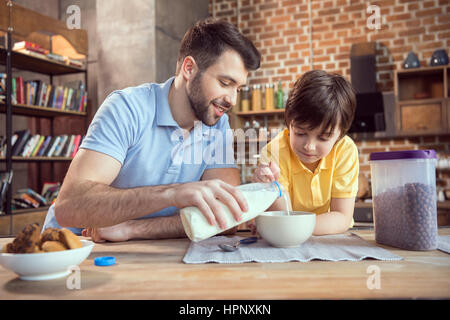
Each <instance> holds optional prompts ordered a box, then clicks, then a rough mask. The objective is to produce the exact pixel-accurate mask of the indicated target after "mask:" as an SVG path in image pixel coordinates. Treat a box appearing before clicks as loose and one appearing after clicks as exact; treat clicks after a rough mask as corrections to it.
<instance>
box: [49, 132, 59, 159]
mask: <svg viewBox="0 0 450 320" xmlns="http://www.w3.org/2000/svg"><path fill="white" fill-rule="evenodd" d="M60 140H61V136H56V137H55V140H53V143H52V145H51V146H50V148H49V149H48V151H47V153H46V154H45V156H46V157H52V156H53V153H54V152H55V149H56V146H57V145H58V144H59V141H60Z"/></svg>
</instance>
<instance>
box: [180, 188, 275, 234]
mask: <svg viewBox="0 0 450 320" xmlns="http://www.w3.org/2000/svg"><path fill="white" fill-rule="evenodd" d="M237 188H239V189H240V190H241V191H242V194H243V195H244V197H245V199H246V200H247V204H248V211H247V212H244V213H243V214H242V220H241V221H239V222H238V221H236V220H234V217H233V215H232V213H231V212H230V210H229V209H228V207H227V206H226V205H224V204H222V208H223V211H224V213H225V221H226V223H227V228H229V229H231V228H233V227H235V226H236V225H238V224H241V223H244V222H246V221H248V220H251V219H253V218H255V217H256V216H257V215H259V214H260V213H262V212H264V211H265V210H267V208H269V207H270V206H271V205H272V203H273V202H274V201H275V200H276V199H277V198H278V197H281V196H282V194H283V189H282V186H281V185H280V184H278V183H277V182H272V183H249V184H244V185H240V186H238V187H237ZM180 216H181V221H182V223H183V227H184V231H185V232H186V235H187V236H188V237H189V239H191V240H192V241H194V242H197V241H201V240H204V239H207V238H209V237H212V236H214V235H216V234H218V233H221V232H223V231H224V230H222V229H220V227H219V226H217V225H214V226H212V225H210V224H209V223H208V221H207V220H206V218H205V216H204V215H203V213H202V212H201V211H200V210H199V209H198V208H197V207H187V208H183V209H181V211H180Z"/></svg>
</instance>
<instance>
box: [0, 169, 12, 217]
mask: <svg viewBox="0 0 450 320" xmlns="http://www.w3.org/2000/svg"><path fill="white" fill-rule="evenodd" d="M12 177H13V171H12V170H11V171H0V214H3V213H4V211H5V210H4V203H5V199H6V192H7V191H8V189H9V188H10V186H11V181H12Z"/></svg>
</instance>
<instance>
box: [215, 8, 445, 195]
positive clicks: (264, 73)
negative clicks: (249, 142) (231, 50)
mask: <svg viewBox="0 0 450 320" xmlns="http://www.w3.org/2000/svg"><path fill="white" fill-rule="evenodd" d="M369 5H377V6H378V7H379V8H380V14H381V25H380V27H381V28H380V29H378V30H377V29H369V28H368V27H367V19H368V18H369V17H370V16H371V15H373V12H369V13H367V7H368V6H369ZM238 8H239V10H238ZM238 11H239V15H238ZM311 12H312V25H313V27H312V31H313V32H312V48H313V56H311V50H310V44H309V35H310V27H309V14H308V1H307V0H284V1H283V0H239V2H238V1H237V0H236V1H235V0H214V1H212V0H210V13H211V15H214V16H215V17H217V18H222V19H226V20H228V21H230V22H232V23H233V24H235V25H238V24H239V28H240V29H241V31H242V32H243V33H244V34H245V35H246V36H247V37H249V38H250V39H251V40H252V41H253V42H254V44H255V45H256V47H257V48H258V49H259V50H260V52H261V54H262V60H261V68H260V69H259V70H257V71H254V72H251V73H250V75H249V83H250V84H254V83H267V82H272V83H276V82H277V81H278V80H279V79H281V80H282V81H283V84H284V85H285V86H289V87H292V85H293V82H294V81H295V80H296V79H297V78H298V77H300V76H301V75H302V73H304V72H306V71H308V70H311V65H310V64H311V58H312V60H313V68H314V69H323V70H326V71H328V72H336V73H339V74H342V75H344V76H345V77H347V79H349V80H350V49H351V45H352V44H353V43H359V42H372V41H373V42H376V43H377V60H376V61H377V87H378V90H379V91H392V90H393V75H394V73H393V71H394V70H396V69H400V68H401V64H402V62H403V61H404V59H405V57H406V55H407V54H408V52H410V51H414V52H415V53H416V54H417V56H418V57H419V60H420V62H421V65H422V66H428V64H429V60H430V57H431V55H432V53H433V51H434V50H436V49H438V48H449V47H450V1H448V0H425V1H416V0H381V1H364V0H312V1H311ZM280 122H282V121H280ZM449 143H450V137H449V136H427V137H414V138H405V139H394V140H366V141H364V140H363V141H357V145H358V148H359V151H360V161H361V172H362V173H363V174H364V175H366V177H370V172H369V164H368V156H369V154H370V152H374V151H391V150H406V149H426V148H433V149H436V151H438V152H439V153H440V155H444V156H446V155H447V154H448V153H450V146H449ZM250 172H251V170H248V169H247V170H245V173H244V175H246V176H247V180H248V176H249V174H250ZM438 186H443V187H447V186H448V187H450V175H449V170H443V171H438Z"/></svg>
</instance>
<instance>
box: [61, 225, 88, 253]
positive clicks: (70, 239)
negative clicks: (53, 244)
mask: <svg viewBox="0 0 450 320" xmlns="http://www.w3.org/2000/svg"><path fill="white" fill-rule="evenodd" d="M59 241H61V242H62V243H63V244H64V245H65V246H66V247H67V248H69V249H77V248H81V247H82V246H83V243H81V240H80V239H78V237H77V236H76V235H75V234H74V233H73V232H72V231H70V230H69V229H65V228H63V229H61V230H59Z"/></svg>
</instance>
